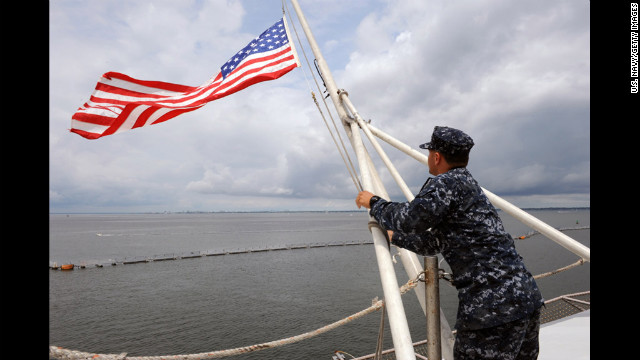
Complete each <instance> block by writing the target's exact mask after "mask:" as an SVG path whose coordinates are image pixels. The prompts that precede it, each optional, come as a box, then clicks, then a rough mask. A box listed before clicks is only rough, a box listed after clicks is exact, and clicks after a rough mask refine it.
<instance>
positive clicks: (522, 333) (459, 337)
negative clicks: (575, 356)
mask: <svg viewBox="0 0 640 360" xmlns="http://www.w3.org/2000/svg"><path fill="white" fill-rule="evenodd" d="M539 331H540V308H538V309H537V310H536V311H534V312H533V314H532V315H531V316H530V317H525V318H523V319H519V320H516V321H512V322H509V323H506V324H504V325H498V326H496V327H493V328H488V329H479V330H470V331H458V332H457V334H456V342H455V345H454V347H453V357H454V359H455V360H479V359H483V360H488V359H492V360H536V359H537V358H538V354H539V352H540V346H539V339H538V334H539Z"/></svg>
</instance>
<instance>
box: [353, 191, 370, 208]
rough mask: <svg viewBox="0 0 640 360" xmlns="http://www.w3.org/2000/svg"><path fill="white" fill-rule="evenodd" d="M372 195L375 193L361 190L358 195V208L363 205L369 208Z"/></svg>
mask: <svg viewBox="0 0 640 360" xmlns="http://www.w3.org/2000/svg"><path fill="white" fill-rule="evenodd" d="M372 197H373V194H372V193H370V192H368V191H361V192H360V193H358V196H356V205H358V209H360V208H361V207H363V206H364V207H366V208H367V209H369V208H370V207H369V200H371V198H372Z"/></svg>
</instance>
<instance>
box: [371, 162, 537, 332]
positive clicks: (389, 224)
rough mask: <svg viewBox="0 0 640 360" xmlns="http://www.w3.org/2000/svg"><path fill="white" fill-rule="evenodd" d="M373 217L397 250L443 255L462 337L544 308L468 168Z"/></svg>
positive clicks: (375, 207)
mask: <svg viewBox="0 0 640 360" xmlns="http://www.w3.org/2000/svg"><path fill="white" fill-rule="evenodd" d="M370 214H371V216H373V217H374V218H375V219H376V221H378V223H379V224H380V226H382V227H383V228H385V229H387V230H392V231H393V232H394V233H393V237H392V239H391V240H392V244H394V245H397V246H399V247H401V248H405V249H407V250H410V251H413V252H415V253H417V254H420V255H435V254H436V253H441V254H442V256H443V257H444V259H445V260H446V261H447V263H448V264H449V266H450V267H451V270H452V273H453V285H454V286H455V287H456V289H457V290H458V300H459V302H458V312H457V318H456V324H455V328H456V329H457V330H458V331H463V330H476V329H483V328H490V327H495V326H498V325H502V324H505V323H508V322H511V321H514V320H518V319H522V318H524V317H527V316H528V315H530V314H532V313H533V312H534V310H536V309H538V308H539V307H540V306H541V305H542V304H543V298H542V295H541V294H540V291H539V289H538V286H537V284H536V282H535V280H534V279H533V276H532V275H531V273H529V271H527V269H526V268H525V266H524V264H523V262H522V257H520V255H519V254H518V253H517V252H516V249H515V246H514V243H513V239H512V237H511V235H509V234H508V233H507V232H506V231H505V230H504V227H503V225H502V220H501V219H500V217H499V216H498V213H497V211H496V209H495V208H494V207H493V205H492V204H491V203H490V202H489V200H488V199H487V197H486V196H485V194H484V192H483V191H482V189H481V188H480V186H479V185H478V184H477V182H476V181H475V179H474V178H473V177H472V176H471V174H470V173H469V171H468V170H467V169H466V168H455V169H451V170H449V171H447V172H446V173H443V174H440V175H438V176H436V177H434V178H430V179H428V180H427V182H426V183H425V184H424V186H423V187H422V189H421V190H420V192H419V193H418V195H417V196H416V198H415V199H414V200H413V201H411V202H389V201H386V200H384V199H380V200H378V201H376V202H372V205H371V210H370Z"/></svg>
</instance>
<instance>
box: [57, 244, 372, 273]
mask: <svg viewBox="0 0 640 360" xmlns="http://www.w3.org/2000/svg"><path fill="white" fill-rule="evenodd" d="M371 244H373V241H372V240H368V241H343V242H326V243H324V242H323V243H311V244H292V245H284V246H282V245H276V246H266V247H260V248H248V249H246V248H245V249H233V250H227V249H221V250H212V251H197V252H190V253H183V254H181V255H178V254H162V255H153V256H151V257H148V256H135V257H132V258H128V257H125V258H123V259H115V260H114V259H109V260H104V261H97V262H89V261H82V262H81V264H83V265H82V268H85V267H87V266H90V265H91V266H95V267H99V268H100V267H103V266H104V265H112V266H116V265H120V264H122V265H127V264H140V263H148V262H155V261H167V260H181V259H194V258H200V257H205V256H223V255H236V254H249V253H256V252H267V251H283V250H298V249H313V248H322V247H333V246H353V245H371ZM58 263H60V262H52V263H51V265H49V268H50V269H51V270H58V269H59V268H60V267H59V266H58V265H57V264H58ZM75 267H80V266H77V265H74V268H75Z"/></svg>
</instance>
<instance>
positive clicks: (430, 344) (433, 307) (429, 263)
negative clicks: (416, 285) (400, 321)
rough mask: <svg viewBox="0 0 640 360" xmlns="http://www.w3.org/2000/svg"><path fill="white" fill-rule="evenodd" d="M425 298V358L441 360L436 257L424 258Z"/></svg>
mask: <svg viewBox="0 0 640 360" xmlns="http://www.w3.org/2000/svg"><path fill="white" fill-rule="evenodd" d="M424 281H425V286H424V289H425V298H426V299H427V358H429V359H430V360H440V359H442V346H441V342H440V287H439V284H438V281H439V277H438V257H437V256H434V255H429V256H425V257H424Z"/></svg>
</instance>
